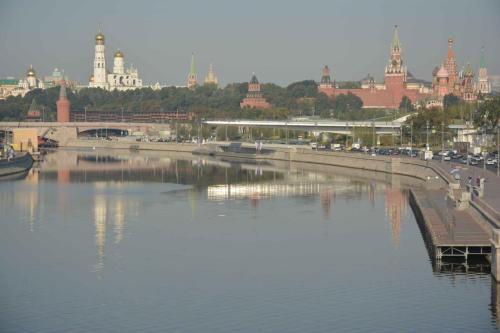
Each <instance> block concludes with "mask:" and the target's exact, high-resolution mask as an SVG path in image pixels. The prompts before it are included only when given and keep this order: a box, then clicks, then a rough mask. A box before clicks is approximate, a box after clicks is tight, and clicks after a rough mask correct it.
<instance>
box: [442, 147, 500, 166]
mask: <svg viewBox="0 0 500 333" xmlns="http://www.w3.org/2000/svg"><path fill="white" fill-rule="evenodd" d="M435 159H438V160H439V159H442V160H444V161H454V162H459V163H462V164H470V165H479V164H480V163H484V164H486V165H491V166H498V155H497V154H495V153H485V154H461V153H460V152H458V151H456V150H446V151H444V152H439V153H438V154H437V155H436V157H435Z"/></svg>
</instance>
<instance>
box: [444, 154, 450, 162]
mask: <svg viewBox="0 0 500 333" xmlns="http://www.w3.org/2000/svg"><path fill="white" fill-rule="evenodd" d="M443 159H444V160H445V161H451V157H450V156H448V155H446V156H445V157H444V158H443Z"/></svg>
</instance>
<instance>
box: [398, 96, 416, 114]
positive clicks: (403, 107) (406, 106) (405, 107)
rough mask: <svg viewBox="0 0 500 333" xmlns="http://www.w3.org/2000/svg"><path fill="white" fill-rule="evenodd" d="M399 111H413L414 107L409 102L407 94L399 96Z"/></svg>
mask: <svg viewBox="0 0 500 333" xmlns="http://www.w3.org/2000/svg"><path fill="white" fill-rule="evenodd" d="M399 111H400V112H414V111H415V107H414V106H413V103H412V102H411V99H410V98H408V96H406V95H405V96H403V98H401V103H399Z"/></svg>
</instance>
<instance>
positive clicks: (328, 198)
mask: <svg viewBox="0 0 500 333" xmlns="http://www.w3.org/2000/svg"><path fill="white" fill-rule="evenodd" d="M332 192H333V197H334V201H335V189H333V188H331V187H327V188H324V189H322V190H321V191H320V193H319V199H320V201H321V207H323V213H324V214H325V216H329V215H330V211H331V207H332Z"/></svg>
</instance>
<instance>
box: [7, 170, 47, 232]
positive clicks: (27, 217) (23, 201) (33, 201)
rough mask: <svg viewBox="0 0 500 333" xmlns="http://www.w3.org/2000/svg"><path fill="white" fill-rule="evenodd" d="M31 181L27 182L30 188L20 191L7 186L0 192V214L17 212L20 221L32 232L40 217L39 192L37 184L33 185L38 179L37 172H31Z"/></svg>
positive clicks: (23, 188)
mask: <svg viewBox="0 0 500 333" xmlns="http://www.w3.org/2000/svg"><path fill="white" fill-rule="evenodd" d="M31 173H33V174H32V175H31V176H29V179H28V178H26V179H28V180H26V182H27V183H28V184H27V185H28V186H25V187H22V188H21V189H20V190H19V189H16V190H14V187H10V186H6V187H5V188H3V189H2V190H0V214H1V213H4V212H8V211H12V210H14V211H16V212H18V214H19V217H20V220H21V221H23V222H27V223H28V225H29V229H30V231H33V230H34V226H35V223H36V222H37V220H38V218H39V215H40V212H39V210H40V205H39V199H40V198H39V192H38V187H37V186H36V181H35V184H31V183H32V182H33V179H36V172H34V171H31V172H30V174H31Z"/></svg>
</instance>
